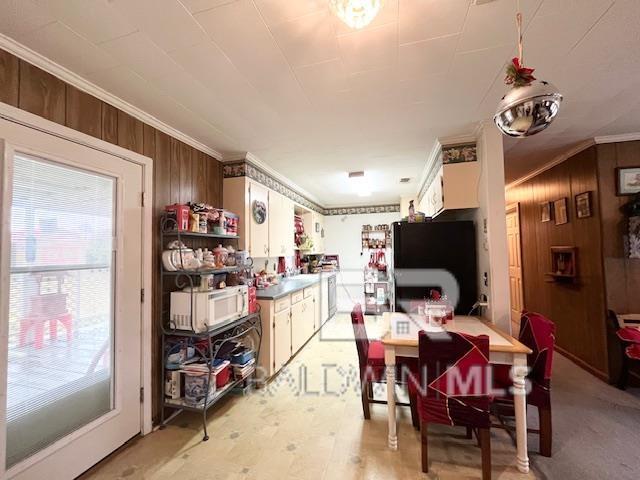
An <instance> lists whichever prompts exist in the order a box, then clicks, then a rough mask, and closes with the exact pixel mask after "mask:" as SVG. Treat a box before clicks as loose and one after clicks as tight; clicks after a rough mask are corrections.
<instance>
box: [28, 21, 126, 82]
mask: <svg viewBox="0 0 640 480" xmlns="http://www.w3.org/2000/svg"><path fill="white" fill-rule="evenodd" d="M22 41H23V43H24V44H25V45H27V46H28V47H29V48H31V49H33V50H35V51H37V52H39V53H41V54H43V55H45V56H46V57H48V58H50V59H51V60H53V61H55V62H57V63H59V64H61V65H64V66H65V67H67V68H68V69H70V70H71V71H73V72H75V73H77V74H79V75H88V74H89V73H91V72H95V71H96V70H102V69H104V68H111V67H114V66H116V65H117V64H118V61H117V60H116V59H114V58H113V57H112V56H111V55H109V53H107V52H105V51H104V50H102V49H100V48H98V47H97V46H95V45H94V44H93V43H91V42H89V41H88V40H86V39H85V38H84V37H81V36H80V35H78V34H77V33H76V32H74V31H73V30H71V29H70V28H69V27H67V26H66V25H64V24H62V23H60V22H54V23H50V24H48V25H45V26H44V27H41V28H39V29H37V30H34V31H33V32H31V33H29V34H28V35H25V36H24V37H23V38H22Z"/></svg>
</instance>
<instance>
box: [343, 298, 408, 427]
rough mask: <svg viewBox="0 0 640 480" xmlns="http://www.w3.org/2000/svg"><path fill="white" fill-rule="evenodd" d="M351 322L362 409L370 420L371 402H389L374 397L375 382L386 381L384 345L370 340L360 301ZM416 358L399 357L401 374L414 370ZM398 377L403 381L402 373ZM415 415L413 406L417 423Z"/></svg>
mask: <svg viewBox="0 0 640 480" xmlns="http://www.w3.org/2000/svg"><path fill="white" fill-rule="evenodd" d="M351 324H352V326H353V334H354V336H355V339H356V348H357V350H358V360H359V364H360V383H361V387H362V410H363V411H364V418H365V419H367V420H369V419H370V418H371V412H370V409H369V404H371V403H382V404H386V403H387V402H386V401H384V400H375V399H374V398H373V384H374V383H384V382H386V377H385V363H384V345H382V342H381V341H379V340H372V341H370V340H369V337H368V336H367V329H366V327H365V325H364V315H363V314H362V306H361V305H360V304H359V303H357V304H356V305H355V306H354V307H353V311H352V312H351ZM415 360H416V359H411V358H404V357H397V358H396V367H397V368H398V369H399V370H400V373H401V374H402V373H404V372H409V371H413V370H415V369H416V368H417V367H416V365H417V362H416V361H415ZM403 370H404V372H403ZM396 379H398V380H399V381H402V380H403V379H402V375H396ZM396 404H397V405H402V406H411V405H409V404H406V403H400V402H397V403H396ZM414 415H415V409H414V408H411V416H412V420H413V422H414V423H415V422H416V421H417V420H416V419H415V418H414Z"/></svg>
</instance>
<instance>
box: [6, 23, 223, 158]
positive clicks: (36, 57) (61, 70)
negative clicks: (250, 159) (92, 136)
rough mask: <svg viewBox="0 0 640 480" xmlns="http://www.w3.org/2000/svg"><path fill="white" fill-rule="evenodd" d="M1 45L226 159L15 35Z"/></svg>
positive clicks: (136, 116) (207, 152) (158, 127)
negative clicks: (44, 54) (17, 40)
mask: <svg viewBox="0 0 640 480" xmlns="http://www.w3.org/2000/svg"><path fill="white" fill-rule="evenodd" d="M0 48H2V49H4V50H6V51H7V52H9V53H11V54H13V55H15V56H16V57H18V58H21V59H22V60H24V61H25V62H29V63H31V64H32V65H35V66H36V67H38V68H41V69H42V70H44V71H45V72H48V73H50V74H51V75H53V76H55V77H57V78H59V79H60V80H62V81H63V82H66V83H68V84H69V85H72V86H74V87H76V88H78V89H79V90H82V91H83V92H86V93H88V94H90V95H93V96H94V97H96V98H98V99H100V100H102V101H103V102H105V103H108V104H109V105H112V106H114V107H116V108H118V109H119V110H122V111H123V112H125V113H128V114H129V115H131V116H132V117H135V118H137V119H138V120H140V121H142V122H144V123H146V124H147V125H150V126H152V127H153V128H156V129H157V130H160V131H162V132H164V133H166V134H167V135H170V136H172V137H174V138H175V139H177V140H180V141H181V142H183V143H186V144H187V145H190V146H192V147H193V148H195V149H197V150H200V151H201V152H203V153H206V154H207V155H211V156H212V157H214V158H215V159H217V160H222V154H221V153H220V152H218V151H217V150H215V149H213V148H211V147H209V146H207V145H205V144H203V143H201V142H199V141H198V140H195V139H194V138H192V137H190V136H189V135H187V134H185V133H183V132H181V131H180V130H177V129H175V128H173V127H172V126H170V125H168V124H166V123H164V122H163V121H161V120H159V119H157V118H156V117H154V116H153V115H151V114H149V113H147V112H145V111H144V110H141V109H139V108H138V107H135V106H134V105H131V104H130V103H129V102H126V101H125V100H123V99H121V98H120V97H117V96H115V95H113V94H112V93H109V92H107V91H106V90H104V89H102V88H100V87H99V86H97V85H95V84H94V83H91V82H90V81H88V80H86V79H85V78H83V77H81V76H80V75H78V74H77V73H74V72H72V71H71V70H69V69H67V68H65V67H63V66H62V65H59V64H57V63H56V62H54V61H52V60H50V59H48V58H47V57H45V56H43V55H41V54H39V53H38V52H35V51H33V50H31V49H30V48H29V47H26V46H24V45H22V44H21V43H19V42H16V41H15V40H14V39H12V38H11V37H7V36H6V35H4V34H2V33H0Z"/></svg>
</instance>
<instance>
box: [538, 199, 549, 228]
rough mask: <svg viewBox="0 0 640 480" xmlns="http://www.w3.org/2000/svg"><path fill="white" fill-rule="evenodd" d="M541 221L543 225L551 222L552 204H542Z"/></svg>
mask: <svg viewBox="0 0 640 480" xmlns="http://www.w3.org/2000/svg"><path fill="white" fill-rule="evenodd" d="M540 221H541V222H542V223H544V222H550V221H551V202H544V203H541V204H540Z"/></svg>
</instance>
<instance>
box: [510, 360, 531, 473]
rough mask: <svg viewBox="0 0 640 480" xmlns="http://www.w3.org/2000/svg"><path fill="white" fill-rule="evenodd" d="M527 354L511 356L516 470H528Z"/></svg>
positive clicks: (525, 471) (524, 471)
mask: <svg viewBox="0 0 640 480" xmlns="http://www.w3.org/2000/svg"><path fill="white" fill-rule="evenodd" d="M527 371H528V367H527V356H526V355H524V354H514V356H513V403H514V406H515V414H516V447H517V455H516V462H517V466H518V470H520V471H521V472H522V473H528V472H529V455H528V452H527V391H526V388H525V387H526V381H525V378H526V375H527Z"/></svg>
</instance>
